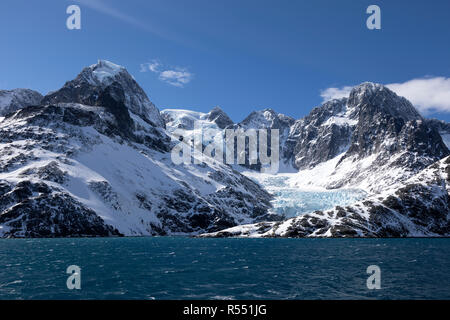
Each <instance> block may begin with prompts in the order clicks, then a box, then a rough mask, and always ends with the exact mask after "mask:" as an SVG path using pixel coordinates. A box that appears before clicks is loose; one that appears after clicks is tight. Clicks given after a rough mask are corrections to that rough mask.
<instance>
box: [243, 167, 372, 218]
mask: <svg viewBox="0 0 450 320" xmlns="http://www.w3.org/2000/svg"><path fill="white" fill-rule="evenodd" d="M244 174H245V172H244ZM247 175H248V176H249V177H252V178H253V179H254V180H256V181H257V182H258V183H259V184H260V185H262V186H263V187H264V188H265V189H266V190H267V191H268V192H269V193H270V194H272V195H273V197H274V199H273V200H272V201H271V203H272V206H273V209H272V210H273V212H274V213H275V214H279V215H281V216H283V217H286V218H293V217H297V216H300V215H302V214H305V213H308V212H314V211H317V210H328V209H332V208H334V207H335V206H346V205H350V204H353V203H355V202H357V201H359V200H362V199H364V198H365V197H366V196H367V192H365V191H364V190H362V189H346V188H343V189H336V190H327V189H325V188H320V187H297V186H295V185H290V182H292V180H293V179H295V178H297V176H298V174H296V173H282V174H276V175H270V174H267V175H265V174H252V173H247Z"/></svg>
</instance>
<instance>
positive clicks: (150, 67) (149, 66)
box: [141, 60, 161, 72]
mask: <svg viewBox="0 0 450 320" xmlns="http://www.w3.org/2000/svg"><path fill="white" fill-rule="evenodd" d="M160 66H161V64H160V63H159V62H158V61H157V60H153V61H152V62H147V63H141V72H147V71H151V72H159V67H160Z"/></svg>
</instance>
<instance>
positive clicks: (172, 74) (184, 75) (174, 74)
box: [159, 70, 192, 87]
mask: <svg viewBox="0 0 450 320" xmlns="http://www.w3.org/2000/svg"><path fill="white" fill-rule="evenodd" d="M159 79H160V80H161V81H164V82H167V83H168V84H171V85H173V86H175V87H183V86H184V85H185V84H188V83H189V82H191V80H192V74H191V73H190V72H188V71H186V70H166V71H163V72H161V73H160V74H159Z"/></svg>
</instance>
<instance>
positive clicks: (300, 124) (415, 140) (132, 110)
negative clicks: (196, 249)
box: [0, 60, 450, 237]
mask: <svg viewBox="0 0 450 320" xmlns="http://www.w3.org/2000/svg"><path fill="white" fill-rule="evenodd" d="M2 97H3V98H2ZM0 98H2V99H0V102H1V103H0V107H1V108H0V112H1V113H0V115H4V118H0V237H44V236H45V237H63V236H112V235H126V236H132V235H170V234H172V235H174V234H175V235H176V234H184V235H200V234H204V236H255V237H261V236H263V237H268V236H270V237H305V236H339V237H341V236H377V237H378V236H439V235H440V236H442V235H446V236H448V235H449V234H450V230H449V218H450V209H449V197H448V188H449V187H448V184H449V182H450V178H449V175H448V173H449V172H450V157H449V155H450V151H449V149H448V148H447V146H446V144H445V143H444V141H443V139H442V137H444V138H445V137H446V135H447V134H449V135H450V129H449V125H448V124H446V123H443V122H439V121H437V120H427V119H424V118H423V117H422V116H421V115H420V114H419V113H418V112H417V111H416V109H415V108H414V107H413V106H412V105H411V103H409V102H408V101H407V100H406V99H404V98H402V97H399V96H397V95H396V94H395V93H394V92H392V91H391V90H389V89H388V88H386V87H384V86H382V85H379V84H373V83H363V84H361V85H359V86H357V87H355V88H354V89H353V90H352V91H351V93H350V96H349V97H348V98H344V99H340V100H332V101H329V102H326V103H324V104H323V105H322V106H320V107H317V108H314V109H313V110H312V111H311V113H310V114H309V115H308V116H306V117H305V118H303V119H300V120H295V119H293V118H291V117H288V116H285V115H283V114H279V113H277V112H275V111H274V110H272V109H264V110H260V111H255V112H252V113H251V114H250V115H249V116H248V117H246V118H245V119H244V120H243V121H241V122H239V123H233V121H232V120H231V119H230V118H229V117H228V116H227V114H226V113H225V112H224V111H223V110H222V109H220V108H219V107H215V108H214V109H212V110H211V111H210V112H208V113H201V112H194V111H190V110H179V109H166V110H163V111H162V112H161V113H160V112H159V110H158V109H157V108H156V107H155V106H154V104H153V103H152V102H151V101H150V100H149V98H148V97H147V95H146V94H145V92H144V91H143V90H142V88H141V87H140V86H139V85H138V84H137V83H136V81H135V80H134V78H133V77H132V76H131V75H130V74H129V73H128V72H127V71H126V69H125V68H123V67H121V66H118V65H115V64H113V63H111V62H108V61H103V60H100V61H99V62H98V63H97V64H95V65H92V66H89V67H87V68H84V69H83V70H82V71H81V73H80V74H79V75H78V76H77V77H76V78H75V79H74V80H71V81H68V82H66V84H65V85H64V86H63V87H62V88H61V89H59V90H57V91H55V92H51V93H49V94H47V95H46V96H45V97H42V96H41V95H40V94H38V93H36V92H33V91H31V90H26V89H20V90H15V91H0ZM194 123H197V124H199V125H200V126H201V128H202V129H203V130H204V129H213V130H216V131H219V130H223V129H244V130H248V129H269V140H270V133H271V130H273V129H277V130H279V133H280V155H281V160H282V166H281V170H282V171H283V170H286V171H284V172H292V170H296V171H297V172H295V173H286V175H285V176H283V177H281V178H282V179H281V180H280V181H278V182H276V183H275V184H274V185H275V186H276V188H275V187H274V188H273V189H274V190H277V192H278V191H279V190H280V188H282V186H283V185H284V186H286V188H288V189H289V190H288V192H286V194H290V195H291V196H293V195H296V194H297V193H296V188H303V187H317V188H326V189H337V190H339V189H340V188H347V193H351V192H352V191H351V190H352V188H355V196H347V199H343V201H342V202H341V203H344V204H342V205H341V206H337V207H335V208H334V209H329V210H327V209H320V210H317V211H314V212H309V211H308V212H307V213H304V212H303V211H302V214H301V215H299V216H298V217H295V218H289V219H287V218H286V217H284V216H283V215H281V214H280V213H279V212H287V211H288V212H289V215H290V216H293V215H295V212H293V211H295V210H296V208H299V207H298V206H297V203H295V201H294V203H293V205H291V206H290V207H289V208H287V209H289V210H278V209H280V208H279V205H280V203H283V201H281V202H277V206H278V207H277V208H274V207H273V206H272V205H273V203H274V202H273V199H274V197H273V195H271V194H270V193H269V192H268V191H266V190H265V189H264V188H263V186H262V185H261V184H259V183H258V182H257V181H263V180H264V179H257V178H255V175H259V174H260V173H258V172H257V171H251V173H249V172H248V170H249V169H256V170H259V167H258V165H245V166H244V167H239V166H229V165H225V164H222V163H218V162H216V161H214V160H213V159H210V158H203V161H204V162H203V163H202V164H195V162H192V163H185V164H180V165H175V164H174V163H173V162H172V159H171V152H170V151H171V150H172V148H173V146H175V145H176V144H178V143H179V142H180V141H179V140H178V138H177V137H176V135H174V132H175V130H177V129H183V130H184V132H185V134H187V135H189V137H190V138H191V139H193V137H194V134H195V133H197V132H196V130H198V128H196V127H195V126H194ZM204 142H205V141H204ZM247 152H248V150H247ZM194 157H195V155H194ZM237 167H239V168H237ZM233 168H234V169H236V168H237V169H239V171H241V172H243V173H245V174H246V175H247V176H248V177H246V176H245V175H243V174H241V173H239V172H238V171H236V170H233ZM246 171H247V172H246ZM260 177H263V176H262V174H261V176H260ZM269 178H270V177H269ZM270 179H271V178H270ZM268 190H271V189H270V188H268ZM362 198H364V199H363V200H361V199H362ZM294 200H295V199H294ZM344 200H345V201H344ZM348 201H351V202H348ZM348 203H350V204H349V205H347V204H348ZM275 209H277V210H275ZM281 209H282V208H281ZM283 219H284V220H283Z"/></svg>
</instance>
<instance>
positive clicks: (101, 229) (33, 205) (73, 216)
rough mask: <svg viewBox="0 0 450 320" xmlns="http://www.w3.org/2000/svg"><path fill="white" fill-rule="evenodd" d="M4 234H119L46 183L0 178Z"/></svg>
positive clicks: (8, 235)
mask: <svg viewBox="0 0 450 320" xmlns="http://www.w3.org/2000/svg"><path fill="white" fill-rule="evenodd" d="M0 210H1V212H2V214H1V215H0V225H2V227H3V228H4V229H6V230H5V232H4V233H3V237H15V238H17V237H26V238H42V237H49V238H53V237H95V236H103V237H107V236H119V235H121V234H120V233H119V231H117V230H116V229H114V228H113V227H111V226H108V225H106V224H105V222H104V221H103V220H102V219H101V218H100V217H99V216H98V215H97V214H96V213H95V212H94V211H93V210H91V209H89V208H87V207H86V206H84V205H83V204H81V203H80V202H78V201H76V200H75V199H74V198H73V197H71V196H70V195H68V194H65V193H64V192H61V191H60V190H57V189H55V188H53V187H50V186H49V185H47V184H46V183H33V182H30V181H22V182H19V183H17V184H16V185H11V184H9V183H7V182H5V181H1V182H0Z"/></svg>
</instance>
